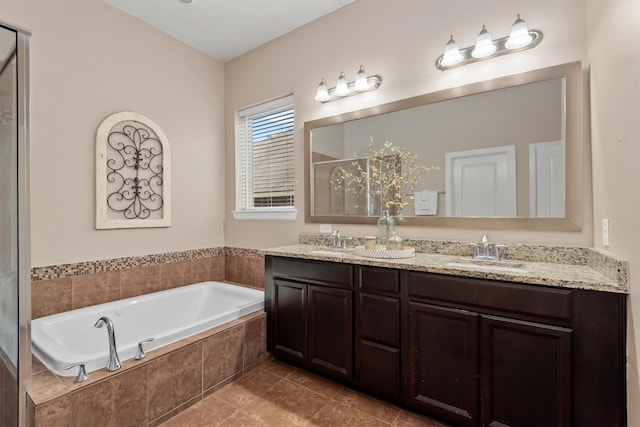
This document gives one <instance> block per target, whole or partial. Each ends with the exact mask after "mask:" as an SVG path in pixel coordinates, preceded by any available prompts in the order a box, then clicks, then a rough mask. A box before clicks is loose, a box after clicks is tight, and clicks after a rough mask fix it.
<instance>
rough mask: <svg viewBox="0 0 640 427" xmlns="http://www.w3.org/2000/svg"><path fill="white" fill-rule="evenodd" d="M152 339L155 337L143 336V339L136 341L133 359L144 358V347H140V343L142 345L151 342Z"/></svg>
mask: <svg viewBox="0 0 640 427" xmlns="http://www.w3.org/2000/svg"><path fill="white" fill-rule="evenodd" d="M154 339H155V338H145V339H143V340H142V341H140V342H139V343H138V351H137V352H136V357H135V359H136V360H140V359H144V357H145V356H146V354H145V352H144V349H143V348H142V345H143V344H144V343H147V342H151V341H153V340H154Z"/></svg>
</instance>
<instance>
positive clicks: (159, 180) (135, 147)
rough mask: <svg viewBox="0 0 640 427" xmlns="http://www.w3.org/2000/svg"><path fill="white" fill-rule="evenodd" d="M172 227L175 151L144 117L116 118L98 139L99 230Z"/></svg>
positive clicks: (107, 123) (106, 122) (105, 125)
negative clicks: (172, 183) (173, 151)
mask: <svg viewBox="0 0 640 427" xmlns="http://www.w3.org/2000/svg"><path fill="white" fill-rule="evenodd" d="M169 226H171V150H170V147H169V140H168V139H167V136H166V135H165V134H164V132H163V131H162V129H161V128H160V127H159V126H158V125H157V124H156V123H155V122H154V121H153V120H151V119H149V118H148V117H145V116H144V115H142V114H138V113H133V112H128V111H123V112H118V113H114V114H111V115H110V116H109V117H107V118H106V119H104V121H103V122H102V123H101V124H100V126H99V127H98V132H97V135H96V228H97V229H110V228H144V227H169Z"/></svg>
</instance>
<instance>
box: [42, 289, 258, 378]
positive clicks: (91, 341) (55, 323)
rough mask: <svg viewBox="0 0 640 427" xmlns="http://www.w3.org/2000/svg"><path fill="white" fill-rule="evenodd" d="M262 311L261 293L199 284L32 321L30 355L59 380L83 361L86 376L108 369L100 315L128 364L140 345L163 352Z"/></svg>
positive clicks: (105, 331) (119, 352)
mask: <svg viewBox="0 0 640 427" xmlns="http://www.w3.org/2000/svg"><path fill="white" fill-rule="evenodd" d="M263 309H264V292H263V291H261V290H257V289H250V288H245V287H242V286H236V285H231V284H228V283H221V282H203V283H197V284H195V285H189V286H183V287H180V288H176V289H170V290H166V291H160V292H155V293H152V294H147V295H143V296H139V297H134V298H127V299H123V300H120V301H114V302H109V303H105V304H100V305H95V306H91V307H86V308H81V309H77V310H72V311H67V312H64V313H59V314H54V315H51V316H46V317H41V318H39V319H35V320H33V321H32V322H31V342H32V351H33V353H34V354H35V356H36V357H37V358H38V359H40V361H42V363H44V365H45V366H46V367H47V368H49V370H51V371H53V372H54V373H56V374H58V375H60V376H74V375H76V373H77V372H78V370H77V369H70V370H64V369H63V368H64V367H65V366H68V365H70V364H73V363H78V362H84V363H85V367H86V369H87V372H91V371H95V370H97V369H102V368H104V367H106V365H107V360H108V358H109V343H108V337H107V329H106V328H104V327H103V328H95V327H94V326H93V325H94V323H95V322H96V321H97V320H98V319H99V318H100V317H102V316H106V317H108V318H110V319H111V320H112V321H113V324H114V329H115V337H116V347H117V351H118V355H119V357H120V361H125V360H127V359H132V358H133V357H134V356H135V354H136V351H137V349H138V342H140V341H142V340H144V339H148V338H154V340H153V341H151V342H148V343H146V344H144V349H145V351H151V350H153V349H156V348H159V347H162V346H164V345H167V344H169V343H172V342H175V341H178V340H181V339H183V338H186V337H189V336H191V335H194V334H197V333H199V332H202V331H205V330H207V329H209V328H212V327H215V326H218V325H221V324H223V323H226V322H228V321H230V320H233V319H237V318H239V317H241V316H245V315H247V314H250V313H253V312H255V311H259V310H263Z"/></svg>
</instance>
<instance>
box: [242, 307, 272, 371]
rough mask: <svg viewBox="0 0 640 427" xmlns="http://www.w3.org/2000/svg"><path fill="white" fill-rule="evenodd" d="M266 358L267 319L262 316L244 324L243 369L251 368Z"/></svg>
mask: <svg viewBox="0 0 640 427" xmlns="http://www.w3.org/2000/svg"><path fill="white" fill-rule="evenodd" d="M266 356H267V317H266V315H263V316H261V317H259V318H257V319H255V320H251V321H249V322H247V323H245V324H244V367H245V369H247V368H251V367H252V366H254V365H255V364H257V363H260V362H263V361H264V360H265V359H266Z"/></svg>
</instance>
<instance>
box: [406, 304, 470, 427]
mask: <svg viewBox="0 0 640 427" xmlns="http://www.w3.org/2000/svg"><path fill="white" fill-rule="evenodd" d="M478 329H479V316H478V314H477V313H472V312H469V311H466V310H457V309H451V308H444V307H438V306H433V305H427V304H419V303H414V302H410V303H409V402H408V403H409V404H410V405H412V406H414V407H416V408H418V409H422V410H426V411H427V413H431V414H437V415H439V416H441V417H442V418H443V419H445V418H446V419H447V420H449V421H451V422H452V423H454V424H457V425H475V424H478V422H479V417H478V409H479V408H478V406H479V404H478V400H479V399H478V396H479V383H478V369H479V366H478V334H479V331H478Z"/></svg>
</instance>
